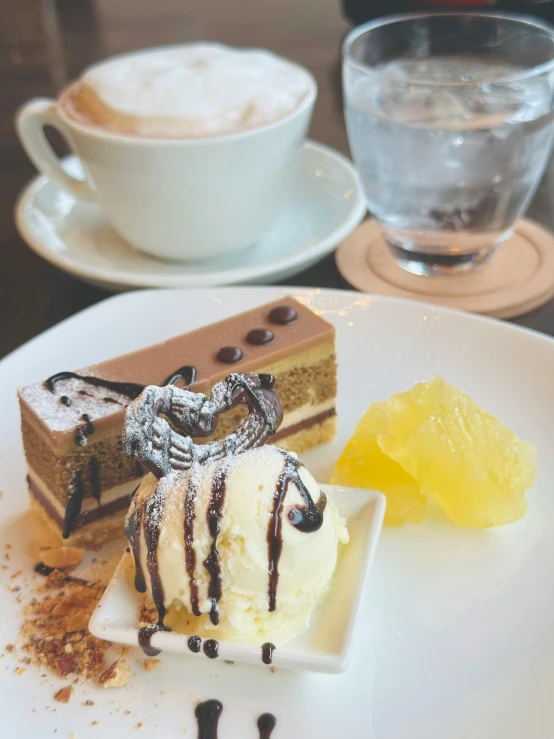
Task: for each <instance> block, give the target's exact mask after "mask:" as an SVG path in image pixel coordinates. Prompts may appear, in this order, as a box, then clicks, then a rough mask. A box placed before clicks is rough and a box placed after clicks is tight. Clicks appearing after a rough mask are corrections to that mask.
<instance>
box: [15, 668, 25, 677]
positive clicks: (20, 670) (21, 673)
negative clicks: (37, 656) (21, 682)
mask: <svg viewBox="0 0 554 739" xmlns="http://www.w3.org/2000/svg"><path fill="white" fill-rule="evenodd" d="M24 672H25V668H24V667H16V668H15V674H16V675H23V673H24Z"/></svg>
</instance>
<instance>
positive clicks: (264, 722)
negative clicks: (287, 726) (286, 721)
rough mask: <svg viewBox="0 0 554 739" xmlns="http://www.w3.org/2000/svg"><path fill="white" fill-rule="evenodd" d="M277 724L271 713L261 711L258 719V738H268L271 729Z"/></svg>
mask: <svg viewBox="0 0 554 739" xmlns="http://www.w3.org/2000/svg"><path fill="white" fill-rule="evenodd" d="M276 725H277V719H276V718H275V716H274V715H273V714H272V713H262V715H261V716H260V717H259V719H258V731H259V732H260V739H270V737H271V734H272V733H273V729H274V728H275V726H276Z"/></svg>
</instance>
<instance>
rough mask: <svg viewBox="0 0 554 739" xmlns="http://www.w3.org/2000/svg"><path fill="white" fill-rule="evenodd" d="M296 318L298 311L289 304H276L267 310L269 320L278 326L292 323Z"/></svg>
mask: <svg viewBox="0 0 554 739" xmlns="http://www.w3.org/2000/svg"><path fill="white" fill-rule="evenodd" d="M297 318H298V313H297V312H296V310H295V309H294V308H293V307H292V306H290V305H278V306H277V307H276V308H273V310H271V311H270V312H269V320H270V321H271V323H276V324H277V325H278V326H286V325H287V324H289V323H294V322H295V321H296V319H297Z"/></svg>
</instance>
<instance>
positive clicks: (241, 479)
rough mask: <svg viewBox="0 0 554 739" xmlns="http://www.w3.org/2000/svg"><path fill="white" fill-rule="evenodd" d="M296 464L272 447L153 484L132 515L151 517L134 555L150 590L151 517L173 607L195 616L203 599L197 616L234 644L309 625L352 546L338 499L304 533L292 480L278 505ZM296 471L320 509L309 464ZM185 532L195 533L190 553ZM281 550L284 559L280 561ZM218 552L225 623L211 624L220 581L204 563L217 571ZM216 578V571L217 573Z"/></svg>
mask: <svg viewBox="0 0 554 739" xmlns="http://www.w3.org/2000/svg"><path fill="white" fill-rule="evenodd" d="M291 458H292V461H293V466H294V467H295V468H296V465H294V459H295V458H294V456H293V455H290V454H288V453H286V452H284V451H282V450H280V449H277V448H276V447H273V446H264V447H261V448H258V449H253V450H250V451H247V452H244V453H242V454H239V455H236V456H234V457H231V458H230V459H225V460H222V461H218V462H210V463H208V464H206V465H204V466H203V467H200V468H197V469H193V470H190V471H187V472H183V473H175V474H173V475H170V476H168V477H166V478H163V479H162V480H161V481H158V480H157V479H156V478H155V477H153V476H152V475H149V476H148V477H146V478H145V480H144V481H143V483H142V485H141V486H140V488H139V490H138V491H137V493H136V496H135V498H134V500H133V503H132V504H131V508H130V511H129V519H131V518H132V517H133V516H134V515H135V514H136V512H137V510H139V509H142V510H144V520H143V522H142V525H141V528H140V533H139V537H138V552H137V551H136V549H137V544H135V547H133V549H134V550H135V558H137V557H138V560H139V567H142V569H143V571H144V574H145V580H146V584H147V587H148V588H149V589H150V591H151V588H152V572H154V570H152V565H153V563H152V556H151V555H150V568H151V571H150V573H149V569H148V563H147V544H146V539H145V528H144V521H146V522H147V525H148V520H149V518H148V517H149V516H150V519H152V518H154V519H155V525H156V530H157V531H158V532H159V540H158V542H157V550H156V554H157V562H156V563H155V564H156V567H157V570H156V572H157V573H158V574H159V582H160V583H161V586H162V588H163V603H164V605H165V607H166V608H168V607H170V605H171V604H174V605H175V603H176V602H177V603H178V604H183V606H184V607H185V608H186V609H187V610H188V611H193V610H194V606H195V598H196V606H197V610H198V611H200V612H201V613H202V614H205V615H203V616H202V619H203V625H205V628H206V630H207V631H209V630H215V629H217V631H218V634H219V635H220V636H225V637H226V638H244V639H249V638H253V639H255V638H257V637H259V636H260V635H262V634H265V635H271V640H272V641H273V642H276V641H283V640H284V639H285V638H289V637H290V636H292V635H293V634H295V633H299V632H300V631H303V630H304V629H305V628H306V626H307V623H308V620H309V617H310V615H311V613H312V611H313V609H314V606H315V605H316V604H317V603H318V601H319V600H320V599H321V597H322V596H323V595H324V593H325V592H326V590H327V589H328V587H329V585H330V582H331V579H332V576H333V572H334V570H335V566H336V563H337V549H338V544H339V542H342V543H346V542H347V541H348V532H347V529H346V525H345V523H344V521H343V520H342V519H341V518H340V517H339V515H338V514H337V511H336V509H335V507H334V506H333V503H332V501H327V505H326V507H325V510H324V513H323V522H322V524H321V526H320V527H319V528H318V529H317V530H312V531H302V530H301V529H300V528H299V527H296V526H295V525H293V523H292V522H291V520H290V519H289V512H290V511H291V509H294V508H295V507H296V506H298V507H302V506H305V505H306V500H305V497H304V496H303V495H302V491H301V490H300V489H299V487H298V485H297V484H295V483H294V481H293V480H291V481H290V482H289V484H288V487H287V488H286V492H285V495H284V496H283V501H282V505H281V506H280V508H277V506H276V502H277V501H276V497H278V496H277V491H278V489H279V486H280V481H282V479H283V477H282V476H283V473H284V469H285V465H286V464H287V459H288V460H289V464H290V460H291ZM297 469H298V475H299V477H300V480H301V482H302V483H303V484H304V486H305V489H306V490H307V491H308V492H309V494H310V496H311V498H312V500H313V502H314V503H315V504H316V505H317V504H318V502H320V496H321V492H320V489H319V486H318V485H317V483H316V481H315V480H314V478H313V477H312V475H311V474H310V473H309V472H308V470H306V468H305V467H302V466H301V465H299V464H298V465H297ZM293 518H294V517H293ZM129 519H128V520H129ZM210 522H211V524H212V530H211V531H210ZM215 523H217V530H216V529H215V528H214V524H215ZM187 527H188V529H187ZM279 527H280V532H279ZM187 530H188V532H189V535H190V534H191V538H189V547H188V552H187V547H186V545H185V535H186V534H185V532H186V531H187ZM214 532H215V533H216V534H217V536H216V538H215V541H214V536H213V533H214ZM268 532H269V533H268ZM281 542H282V543H281ZM280 543H281V549H280V556H276V547H277V550H278V549H279V545H280ZM214 549H215V550H216V551H217V557H216V559H217V563H218V566H219V568H220V585H221V597H220V598H219V601H218V602H217V612H218V616H219V624H218V625H214V624H212V623H211V621H210V617H209V615H208V614H209V613H210V610H211V609H212V607H213V600H212V599H211V598H210V590H209V588H210V582H211V581H212V578H211V576H210V572H209V571H208V569H207V568H206V566H205V563H206V562H207V561H208V564H210V559H209V558H210V554H211V553H212V554H211V564H213V561H214V555H213V550H214ZM277 559H278V561H276V560H277ZM192 560H194V563H193V562H192ZM187 563H188V569H187ZM275 566H276V567H277V571H278V577H277V578H275V577H274V578H273V587H274V592H275V610H274V611H270V610H269V604H270V597H269V593H270V589H271V585H270V582H271V580H272V578H271V577H270V570H272V569H274V567H275ZM216 569H217V568H216ZM210 571H211V572H212V573H213V571H214V570H213V567H210ZM156 572H154V574H155V576H156ZM191 574H192V576H191ZM275 583H276V585H275ZM195 588H196V589H197V594H196V595H195V593H194V590H195Z"/></svg>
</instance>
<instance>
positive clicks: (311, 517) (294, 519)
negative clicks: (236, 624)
mask: <svg viewBox="0 0 554 739" xmlns="http://www.w3.org/2000/svg"><path fill="white" fill-rule="evenodd" d="M279 451H280V452H281V454H282V455H283V458H284V465H283V471H282V472H281V474H280V475H279V479H278V480H277V485H276V486H275V493H274V495H273V511H272V513H271V517H270V519H269V526H268V528H267V551H268V559H269V563H268V572H269V588H268V600H269V610H270V611H274V610H275V607H276V605H277V585H278V583H279V560H280V558H281V552H282V550H283V516H282V512H283V506H284V501H285V496H286V494H287V491H288V488H289V485H290V484H291V483H292V484H293V485H295V486H296V488H297V489H298V492H299V493H300V495H301V496H302V499H303V500H304V505H303V506H291V507H290V508H289V511H288V514H287V519H288V521H289V523H290V524H291V525H292V526H294V527H295V528H296V529H298V530H299V531H302V532H303V533H306V534H309V533H313V532H314V531H317V530H318V529H320V528H321V526H322V524H323V512H324V511H325V506H326V505H327V498H326V496H325V494H324V493H323V492H321V493H320V496H319V500H318V502H317V505H316V504H315V503H314V502H313V500H312V496H311V495H310V492H309V490H308V488H307V487H306V486H305V485H304V483H303V482H302V478H301V477H300V475H299V474H298V469H299V467H300V466H301V463H300V461H299V460H298V459H296V458H295V457H292V456H291V455H290V454H287V453H286V452H284V451H282V450H279Z"/></svg>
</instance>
